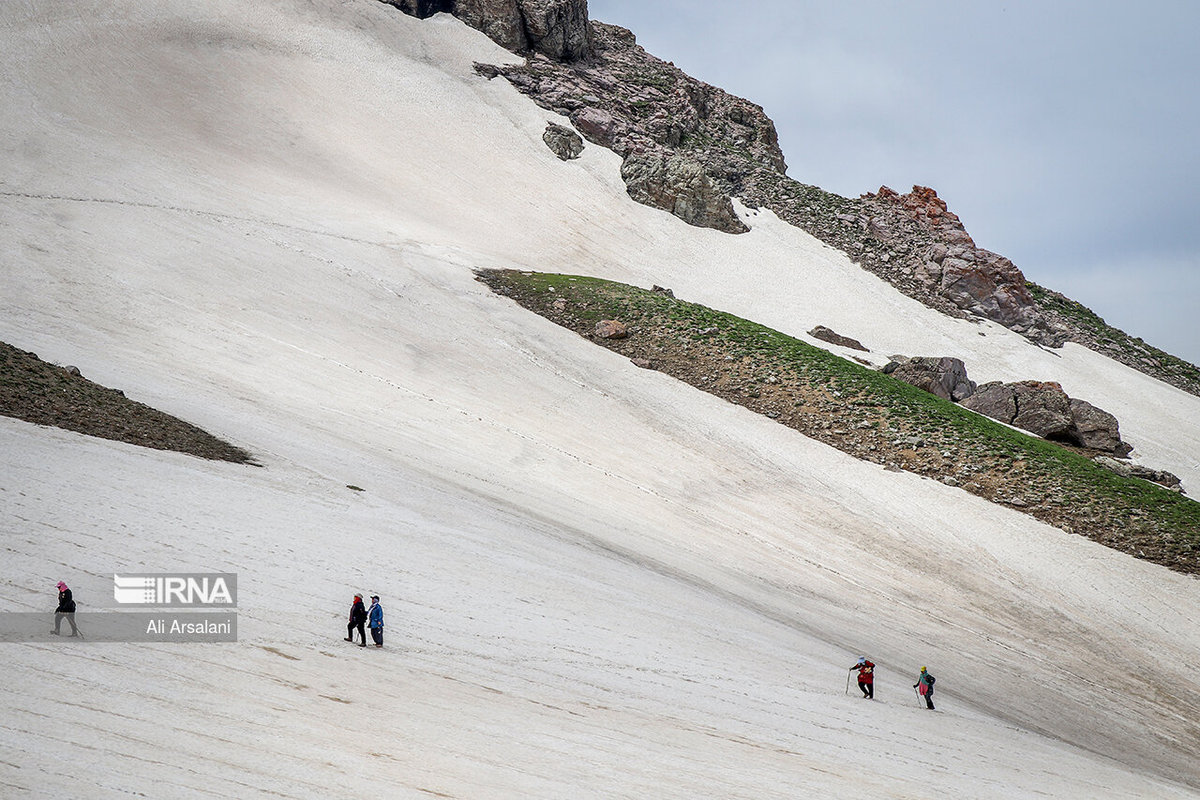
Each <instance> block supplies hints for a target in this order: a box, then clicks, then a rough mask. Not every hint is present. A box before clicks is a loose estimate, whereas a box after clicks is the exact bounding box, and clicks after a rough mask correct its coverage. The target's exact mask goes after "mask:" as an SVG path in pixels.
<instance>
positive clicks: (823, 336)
mask: <svg viewBox="0 0 1200 800" xmlns="http://www.w3.org/2000/svg"><path fill="white" fill-rule="evenodd" d="M808 335H809V336H811V337H813V338H814V339H820V340H821V341H822V342H829V343H830V344H836V345H837V346H839V347H849V348H850V349H851V350H861V351H862V352H864V353H866V352H869V351H868V350H867V348H866V347H863V343H862V342H860V341H859V340H858V339H851V338H850V337H849V336H842V335H841V334H839V333H835V332H834V331H833V330H831V329H829V328H826V327H825V326H824V325H818V326H817V327H815V328H813V329H812V330H811V331H809V332H808Z"/></svg>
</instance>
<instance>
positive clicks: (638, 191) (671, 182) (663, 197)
mask: <svg viewBox="0 0 1200 800" xmlns="http://www.w3.org/2000/svg"><path fill="white" fill-rule="evenodd" d="M621 177H622V178H623V179H624V180H625V187H626V190H627V191H628V192H629V196H630V197H632V198H633V199H634V200H636V201H638V202H639V203H644V204H645V205H648V206H654V207H655V208H661V209H664V210H666V211H670V212H671V213H672V214H674V215H675V216H677V217H679V218H680V219H682V220H683V221H684V222H686V223H688V224H689V225H697V226H699V227H702V228H716V229H717V230H721V231H725V232H726V233H745V232H746V231H747V230H749V228H747V227H746V226H745V225H744V224H743V223H742V221H741V220H740V219H738V216H737V214H736V213H735V212H734V210H733V203H732V202H730V200H729V195H727V194H725V193H724V192H722V191H721V190H720V189H718V188H717V187H716V185H715V184H714V183H713V181H712V179H711V178H709V177H708V173H706V172H705V171H704V167H702V166H701V165H700V164H698V163H697V162H695V161H692V160H691V159H689V158H684V157H682V156H672V155H667V154H665V153H662V152H661V151H658V152H649V153H631V154H630V155H628V156H627V157H626V158H625V161H624V162H622V164H621Z"/></svg>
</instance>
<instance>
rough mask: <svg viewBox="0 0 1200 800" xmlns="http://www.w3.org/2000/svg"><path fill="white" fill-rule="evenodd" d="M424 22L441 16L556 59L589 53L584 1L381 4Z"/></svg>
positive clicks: (405, 0) (393, 0) (398, 0)
mask: <svg viewBox="0 0 1200 800" xmlns="http://www.w3.org/2000/svg"><path fill="white" fill-rule="evenodd" d="M382 2H385V3H387V4H388V5H392V6H395V7H396V8H399V9H400V10H401V11H403V12H404V13H405V14H410V15H412V16H414V17H420V18H421V19H424V18H426V17H431V16H433V15H434V14H437V13H441V12H445V13H448V14H453V15H454V16H456V17H458V18H459V19H461V20H462V21H463V22H465V23H466V24H467V25H470V26H471V27H472V28H475V29H476V30H479V31H482V32H483V33H485V34H487V36H488V37H489V38H490V39H491V40H492V41H494V42H496V44H498V45H500V46H501V47H506V48H508V49H509V50H513V51H518V52H520V51H526V50H532V51H534V52H536V53H541V54H543V55H545V56H546V57H548V58H552V59H555V60H557V61H578V60H579V59H581V58H585V57H586V56H587V55H588V54H589V53H590V52H591V38H592V37H591V26H590V24H589V23H588V11H587V0H382Z"/></svg>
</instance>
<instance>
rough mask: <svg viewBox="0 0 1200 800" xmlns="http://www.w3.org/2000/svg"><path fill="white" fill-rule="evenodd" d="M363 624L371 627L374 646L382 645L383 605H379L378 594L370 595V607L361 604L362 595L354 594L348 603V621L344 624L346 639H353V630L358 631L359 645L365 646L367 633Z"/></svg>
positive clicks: (351, 640) (349, 640)
mask: <svg viewBox="0 0 1200 800" xmlns="http://www.w3.org/2000/svg"><path fill="white" fill-rule="evenodd" d="M364 625H369V627H370V628H371V639H372V640H374V642H375V646H376V647H383V606H381V605H379V595H377V594H373V595H371V607H370V608H369V609H368V608H367V607H366V606H364V605H363V596H362V595H361V594H356V595H354V602H353V603H351V604H350V622H349V623H347V625H346V641H347V642H353V641H354V632H355V631H356V630H357V631H358V638H359V647H366V646H367V634H366V631H364V630H363V626H364Z"/></svg>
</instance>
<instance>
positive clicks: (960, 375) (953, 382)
mask: <svg viewBox="0 0 1200 800" xmlns="http://www.w3.org/2000/svg"><path fill="white" fill-rule="evenodd" d="M886 371H887V372H889V373H890V374H891V376H892V377H893V378H896V379H898V380H902V381H904V382H905V383H911V384H912V385H913V386H916V387H917V388H919V389H924V390H925V391H927V392H929V393H931V394H936V395H937V396H938V397H941V398H942V399H944V400H953V401H955V402H957V401H959V400H962V399H963V398H965V397H970V396H971V394H972V393H973V392H974V391H975V382H974V381H972V380H970V379H969V378H967V367H966V365H964V364H963V362H962V360H961V359H958V358H949V357H946V358H925V357H923V356H917V357H916V358H910V359H908V360H907V361H905V362H903V363H899V364H897V365H896V366H895V367H892V365H891V364H889V365H888V368H887V369H886Z"/></svg>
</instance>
